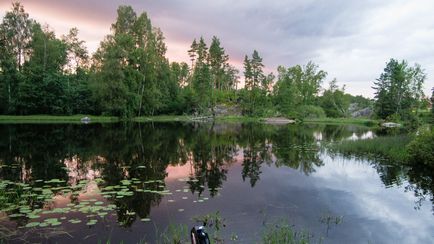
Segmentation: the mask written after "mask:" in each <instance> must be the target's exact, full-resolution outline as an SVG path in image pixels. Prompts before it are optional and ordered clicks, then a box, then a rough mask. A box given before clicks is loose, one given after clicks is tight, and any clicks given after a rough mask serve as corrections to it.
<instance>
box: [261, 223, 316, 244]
mask: <svg viewBox="0 0 434 244" xmlns="http://www.w3.org/2000/svg"><path fill="white" fill-rule="evenodd" d="M309 242H310V235H309V234H308V233H306V232H299V231H296V230H294V227H293V226H290V225H289V224H287V223H279V224H273V225H269V226H267V228H266V230H265V231H264V234H263V235H262V243H264V244H307V243H309Z"/></svg>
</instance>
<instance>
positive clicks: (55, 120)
mask: <svg viewBox="0 0 434 244" xmlns="http://www.w3.org/2000/svg"><path fill="white" fill-rule="evenodd" d="M84 117H89V118H90V123H116V122H120V121H133V122H206V121H212V120H213V118H212V117H193V116H187V115H158V116H142V117H135V118H129V119H121V118H118V117H112V116H95V115H81V114H80V115H65V116H57V115H0V123H1V124H26V123H27V124H44V123H45V124H59V123H77V124H80V123H82V121H81V119H82V118H84ZM214 121H217V122H228V123H231V122H233V123H236V122H263V123H267V124H294V123H295V122H296V121H295V120H291V119H285V118H259V117H248V116H218V117H215V118H214ZM276 121H277V122H276ZM297 123H311V124H316V123H325V124H356V125H368V126H372V125H376V124H378V121H377V120H372V119H366V118H360V119H359V118H357V119H353V118H316V119H305V120H303V121H297Z"/></svg>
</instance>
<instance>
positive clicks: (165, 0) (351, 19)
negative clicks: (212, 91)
mask: <svg viewBox="0 0 434 244" xmlns="http://www.w3.org/2000/svg"><path fill="white" fill-rule="evenodd" d="M11 2H12V1H11V0H0V17H2V16H3V15H4V13H5V12H6V11H8V10H9V9H10V6H11ZM21 2H22V3H23V4H24V7H25V9H26V11H27V12H28V13H29V14H30V15H31V17H32V18H34V19H36V20H37V21H39V22H41V23H43V24H45V23H47V24H49V25H50V26H51V28H53V29H54V30H55V31H56V33H57V34H58V35H61V34H64V33H66V32H67V31H68V29H70V28H71V27H78V28H79V30H80V37H81V38H82V39H84V40H85V41H86V42H87V46H88V48H89V50H90V51H91V52H93V51H94V50H96V48H97V47H98V44H99V42H100V41H101V40H102V39H103V38H104V36H105V35H106V34H108V33H109V31H110V24H111V23H112V22H114V20H115V18H116V9H117V7H118V6H119V5H125V4H127V5H132V6H133V7H134V9H135V10H136V12H142V11H146V12H148V14H149V16H150V17H151V20H152V22H153V24H154V25H155V26H157V27H160V28H161V29H162V31H163V32H164V34H165V37H166V42H167V46H168V57H169V59H170V60H171V61H186V60H188V56H187V50H188V48H189V46H190V44H191V42H192V40H193V39H194V38H196V37H200V36H201V35H202V36H203V37H204V38H206V39H207V40H208V41H209V40H210V39H211V37H212V36H213V35H216V36H218V37H219V38H220V40H221V42H222V44H223V46H224V47H225V48H226V50H227V52H228V54H229V55H230V58H231V63H232V64H234V65H236V66H237V67H238V68H239V69H242V59H243V57H244V55H245V54H250V53H252V51H253V50H254V49H256V50H258V51H259V53H260V55H261V56H262V57H263V59H264V63H265V65H266V67H267V72H271V71H275V69H276V67H277V66H278V65H284V66H292V65H296V64H305V63H307V62H308V61H309V60H312V61H314V62H315V63H317V64H318V65H319V66H320V68H321V69H323V70H325V71H327V72H328V74H329V75H328V80H331V79H332V78H334V77H336V78H337V79H338V81H339V83H340V84H341V85H343V84H345V85H346V87H347V88H346V89H347V92H349V93H352V94H355V95H365V96H370V97H372V94H373V90H372V89H371V86H372V82H373V81H374V80H375V79H376V78H378V76H379V75H380V73H381V72H382V70H383V68H384V66H385V63H386V62H387V61H388V60H389V59H390V58H392V57H393V58H397V59H406V60H408V61H409V63H410V64H413V63H416V62H417V63H419V64H421V65H422V67H423V68H424V69H425V71H426V73H427V74H428V79H427V81H426V83H425V93H426V94H431V92H430V91H431V88H432V87H434V45H433V41H434V14H433V13H434V1H432V0H412V1H408V0H388V1H378V0H363V1H362V0H359V1H348V0H268V1H267V0H237V1H234V0H218V1H216V0H214V1H211V0H208V1H205V0H124V1H121V0H92V1H91V0H22V1H21Z"/></svg>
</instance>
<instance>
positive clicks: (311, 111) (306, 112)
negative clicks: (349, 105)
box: [297, 105, 326, 119]
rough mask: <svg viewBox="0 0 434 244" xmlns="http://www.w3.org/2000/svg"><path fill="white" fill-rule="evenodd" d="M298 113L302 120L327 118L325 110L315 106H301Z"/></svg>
mask: <svg viewBox="0 0 434 244" xmlns="http://www.w3.org/2000/svg"><path fill="white" fill-rule="evenodd" d="M297 112H298V116H299V117H300V118H301V119H318V118H325V117H326V114H325V112H324V109H322V108H321V107H318V106H313V105H304V106H300V107H298V109H297Z"/></svg>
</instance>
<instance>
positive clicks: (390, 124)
mask: <svg viewBox="0 0 434 244" xmlns="http://www.w3.org/2000/svg"><path fill="white" fill-rule="evenodd" d="M381 126H383V127H386V128H395V127H401V126H402V125H401V124H398V123H394V122H386V123H382V124H381Z"/></svg>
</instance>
